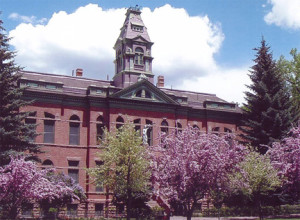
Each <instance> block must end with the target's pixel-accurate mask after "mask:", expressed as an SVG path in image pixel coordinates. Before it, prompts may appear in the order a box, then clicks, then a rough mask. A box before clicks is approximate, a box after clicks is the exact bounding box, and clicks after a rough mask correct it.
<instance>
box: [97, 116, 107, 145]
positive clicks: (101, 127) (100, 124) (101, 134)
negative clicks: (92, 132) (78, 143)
mask: <svg viewBox="0 0 300 220" xmlns="http://www.w3.org/2000/svg"><path fill="white" fill-rule="evenodd" d="M104 128H105V126H104V119H103V117H102V116H101V115H100V116H99V117H98V118H97V122H96V129H97V135H96V143H97V145H99V144H101V142H102V140H103V138H104Z"/></svg>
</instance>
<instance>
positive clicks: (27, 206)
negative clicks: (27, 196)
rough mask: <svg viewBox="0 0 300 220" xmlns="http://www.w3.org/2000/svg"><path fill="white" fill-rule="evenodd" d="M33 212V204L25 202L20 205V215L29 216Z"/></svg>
mask: <svg viewBox="0 0 300 220" xmlns="http://www.w3.org/2000/svg"><path fill="white" fill-rule="evenodd" d="M32 214H33V204H25V205H23V206H22V215H23V216H26V217H31V216H32Z"/></svg>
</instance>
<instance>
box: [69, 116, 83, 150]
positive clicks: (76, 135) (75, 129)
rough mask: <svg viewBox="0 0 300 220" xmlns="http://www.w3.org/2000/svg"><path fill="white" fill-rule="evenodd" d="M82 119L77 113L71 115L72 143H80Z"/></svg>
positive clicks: (70, 136) (70, 138) (70, 137)
mask: <svg viewBox="0 0 300 220" xmlns="http://www.w3.org/2000/svg"><path fill="white" fill-rule="evenodd" d="M79 121H80V119H79V117H78V116H77V115H72V116H71V117H70V132H69V143H70V145H79V143H80V122H79Z"/></svg>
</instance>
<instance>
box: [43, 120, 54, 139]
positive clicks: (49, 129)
mask: <svg viewBox="0 0 300 220" xmlns="http://www.w3.org/2000/svg"><path fill="white" fill-rule="evenodd" d="M54 123H55V121H53V120H45V121H44V143H54Z"/></svg>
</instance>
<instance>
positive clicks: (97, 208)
mask: <svg viewBox="0 0 300 220" xmlns="http://www.w3.org/2000/svg"><path fill="white" fill-rule="evenodd" d="M103 210H104V204H103V203H96V204H95V216H103Z"/></svg>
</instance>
